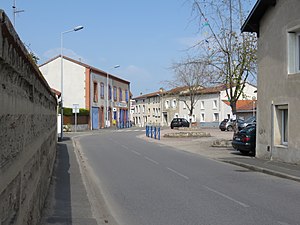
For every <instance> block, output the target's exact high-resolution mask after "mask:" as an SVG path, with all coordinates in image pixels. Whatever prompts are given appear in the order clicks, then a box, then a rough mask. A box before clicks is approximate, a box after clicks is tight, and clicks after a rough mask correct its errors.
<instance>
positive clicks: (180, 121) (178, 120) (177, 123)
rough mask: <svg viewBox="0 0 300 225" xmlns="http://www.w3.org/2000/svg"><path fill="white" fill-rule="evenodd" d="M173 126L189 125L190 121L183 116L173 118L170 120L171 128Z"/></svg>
mask: <svg viewBox="0 0 300 225" xmlns="http://www.w3.org/2000/svg"><path fill="white" fill-rule="evenodd" d="M174 127H190V123H189V121H187V120H186V119H184V118H174V119H173V120H172V122H171V129H173V128H174Z"/></svg>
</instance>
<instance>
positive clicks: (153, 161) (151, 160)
mask: <svg viewBox="0 0 300 225" xmlns="http://www.w3.org/2000/svg"><path fill="white" fill-rule="evenodd" d="M144 157H145V159H147V160H149V161H150V162H152V163H154V164H156V165H158V162H156V161H155V160H153V159H151V158H149V157H147V156H144Z"/></svg>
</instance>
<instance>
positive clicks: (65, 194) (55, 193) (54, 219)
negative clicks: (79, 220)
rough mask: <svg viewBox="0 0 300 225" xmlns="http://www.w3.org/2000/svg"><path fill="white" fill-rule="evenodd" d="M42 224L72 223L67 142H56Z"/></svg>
mask: <svg viewBox="0 0 300 225" xmlns="http://www.w3.org/2000/svg"><path fill="white" fill-rule="evenodd" d="M43 214H44V215H43V218H42V224H68V225H69V224H72V206H71V184H70V156H69V152H68V147H67V144H64V143H62V142H58V143H57V155H56V160H55V165H54V170H53V175H52V180H51V184H50V188H49V193H48V197H47V201H46V205H45V208H44V211H43Z"/></svg>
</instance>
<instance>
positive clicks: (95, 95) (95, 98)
mask: <svg viewBox="0 0 300 225" xmlns="http://www.w3.org/2000/svg"><path fill="white" fill-rule="evenodd" d="M93 101H94V102H98V83H97V82H94V95H93Z"/></svg>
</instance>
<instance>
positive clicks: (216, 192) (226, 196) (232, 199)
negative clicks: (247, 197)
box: [203, 185, 250, 208]
mask: <svg viewBox="0 0 300 225" xmlns="http://www.w3.org/2000/svg"><path fill="white" fill-rule="evenodd" d="M203 187H204V188H205V189H207V190H209V191H211V192H214V193H215V194H218V195H220V196H222V197H224V198H226V199H228V200H230V201H233V202H235V203H237V204H239V205H241V206H243V207H245V208H248V207H250V206H249V205H247V204H245V203H243V202H240V201H238V200H236V199H234V198H231V197H229V196H228V195H225V194H223V193H221V192H219V191H217V190H215V189H212V188H210V187H207V186H205V185H203Z"/></svg>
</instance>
